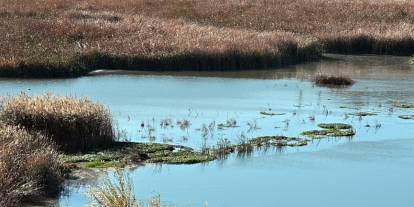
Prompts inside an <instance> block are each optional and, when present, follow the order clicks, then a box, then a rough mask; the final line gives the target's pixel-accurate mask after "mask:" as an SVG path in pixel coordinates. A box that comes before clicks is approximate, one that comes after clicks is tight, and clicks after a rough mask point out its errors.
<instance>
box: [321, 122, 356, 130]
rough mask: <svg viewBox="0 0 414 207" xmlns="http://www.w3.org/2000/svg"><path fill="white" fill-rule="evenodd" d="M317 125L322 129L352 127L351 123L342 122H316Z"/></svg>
mask: <svg viewBox="0 0 414 207" xmlns="http://www.w3.org/2000/svg"><path fill="white" fill-rule="evenodd" d="M318 127H320V128H323V129H352V125H350V124H343V123H329V124H326V123H322V124H318Z"/></svg>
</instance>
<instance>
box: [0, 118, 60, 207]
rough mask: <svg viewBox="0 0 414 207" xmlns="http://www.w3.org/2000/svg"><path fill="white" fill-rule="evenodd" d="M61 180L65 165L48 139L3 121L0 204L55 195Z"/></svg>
mask: <svg viewBox="0 0 414 207" xmlns="http://www.w3.org/2000/svg"><path fill="white" fill-rule="evenodd" d="M62 182H63V178H62V168H61V167H60V163H59V162H58V158H57V153H56V151H55V149H54V147H53V145H52V144H51V142H50V140H49V139H47V138H46V137H44V136H43V135H40V134H37V133H29V132H28V131H26V130H24V129H22V128H20V127H16V126H9V125H5V124H3V123H0V198H1V199H0V206H20V204H21V202H22V201H27V200H28V199H30V198H33V197H35V196H51V195H55V194H57V193H58V192H59V191H60V189H61V183H62Z"/></svg>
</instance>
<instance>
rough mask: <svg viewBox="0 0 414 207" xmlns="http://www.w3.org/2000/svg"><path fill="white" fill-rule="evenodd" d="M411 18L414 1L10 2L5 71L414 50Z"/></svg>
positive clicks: (46, 72) (243, 65)
mask: <svg viewBox="0 0 414 207" xmlns="http://www.w3.org/2000/svg"><path fill="white" fill-rule="evenodd" d="M413 22H414V2H412V1H409V0H407V1H403V0H399V1H391V0H387V1H374V0H353V1H350V0H289V1H288V0H226V1H225V0H211V1H200V0H180V1H167V0H122V1H114V0H38V1H31V0H2V1H1V2H0V28H1V30H0V35H1V36H2V38H1V39H0V44H1V47H0V68H1V70H0V75H1V76H11V77H69V76H79V75H83V74H85V73H87V72H89V71H90V70H92V69H96V68H111V69H117V68H122V69H135V70H160V71H161V70H234V69H254V68H269V67H277V66H281V65H286V64H293V63H297V62H302V61H307V60H314V59H317V58H318V57H320V53H321V49H323V51H324V52H339V53H375V54H396V55H410V54H412V53H414V39H413V36H414V27H413ZM321 47H322V48H321Z"/></svg>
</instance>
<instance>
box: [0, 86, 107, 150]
mask: <svg viewBox="0 0 414 207" xmlns="http://www.w3.org/2000/svg"><path fill="white" fill-rule="evenodd" d="M0 116H1V119H2V120H3V121H4V122H6V123H8V124H11V125H20V126H22V127H25V128H26V129H28V130H31V131H40V132H42V133H43V134H45V135H46V136H48V137H50V138H51V139H52V140H53V141H54V142H55V143H56V144H57V146H58V148H59V149H60V150H63V151H65V152H84V151H88V150H92V149H95V148H102V147H107V146H109V145H110V144H111V143H112V142H113V141H114V139H115V135H114V129H113V126H112V117H111V115H110V112H109V110H108V109H106V108H105V107H104V106H102V105H101V104H98V103H94V102H92V101H90V100H88V99H77V98H72V97H64V96H54V95H51V94H45V95H41V96H34V97H30V96H28V95H26V94H21V95H19V96H16V97H11V98H8V99H7V100H6V101H5V103H4V104H3V108H2V111H1V113H0Z"/></svg>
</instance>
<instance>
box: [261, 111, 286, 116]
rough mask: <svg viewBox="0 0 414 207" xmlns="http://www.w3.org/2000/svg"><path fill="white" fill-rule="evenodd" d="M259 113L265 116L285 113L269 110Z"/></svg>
mask: <svg viewBox="0 0 414 207" xmlns="http://www.w3.org/2000/svg"><path fill="white" fill-rule="evenodd" d="M260 114H261V115H265V116H280V115H285V113H274V112H269V111H261V112H260Z"/></svg>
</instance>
